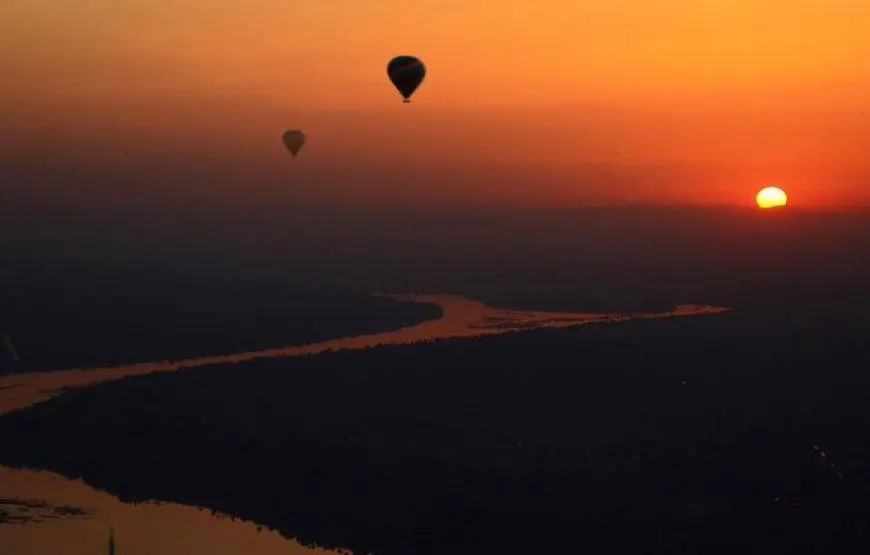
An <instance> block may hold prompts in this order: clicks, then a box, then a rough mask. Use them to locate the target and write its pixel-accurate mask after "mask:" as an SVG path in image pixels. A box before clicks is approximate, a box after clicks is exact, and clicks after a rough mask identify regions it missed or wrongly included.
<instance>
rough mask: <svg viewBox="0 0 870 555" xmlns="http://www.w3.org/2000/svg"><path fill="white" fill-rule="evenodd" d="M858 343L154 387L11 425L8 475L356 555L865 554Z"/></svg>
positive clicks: (503, 346) (206, 371)
mask: <svg viewBox="0 0 870 555" xmlns="http://www.w3.org/2000/svg"><path fill="white" fill-rule="evenodd" d="M798 316H799V317H798ZM868 326H870V298H868V297H857V296H853V297H851V298H830V299H812V298H808V299H806V300H805V301H803V303H802V304H794V303H789V304H779V305H777V304H776V303H770V304H768V305H765V306H758V307H754V308H753V309H752V310H749V309H742V310H741V309H737V310H735V311H733V312H730V313H726V314H721V315H716V316H702V317H695V318H683V319H672V320H654V321H635V322H628V323H624V324H615V325H598V326H587V327H581V328H575V329H564V330H542V331H535V332H527V333H522V334H506V335H502V336H492V337H487V338H481V339H468V340H451V341H437V342H430V343H426V344H419V345H413V346H388V347H379V348H373V349H367V350H364V351H357V352H351V351H336V352H332V353H328V354H324V355H318V356H312V357H302V358H297V359H283V360H282V359H273V360H258V361H255V362H250V363H245V364H239V365H228V366H224V367H206V368H198V369H190V370H185V371H181V372H178V373H172V374H155V375H149V376H141V377H136V378H131V379H126V380H122V381H120V382H115V383H109V384H104V385H100V386H96V387H92V388H88V389H83V390H77V391H73V392H70V393H67V394H65V395H63V396H60V397H58V398H55V399H53V400H51V401H49V402H47V403H44V404H42V405H38V406H35V407H31V408H29V409H27V410H25V411H22V412H20V413H14V414H11V415H7V416H4V417H2V418H0V437H2V438H3V446H4V448H3V450H2V452H0V463H3V464H12V465H16V466H31V467H38V468H46V469H50V470H53V471H56V472H60V473H62V474H64V475H67V476H70V477H82V478H83V479H85V481H87V482H88V483H90V484H92V485H94V486H97V487H100V488H103V489H107V490H109V491H112V492H115V493H117V494H118V495H119V496H120V497H121V498H122V499H124V500H143V499H152V498H156V499H163V500H169V501H175V502H180V503H186V504H190V505H199V506H205V507H209V508H211V509H213V510H216V511H220V512H223V513H227V514H230V515H235V516H237V517H239V518H244V519H247V520H252V521H254V522H257V523H259V524H262V525H265V526H267V527H271V528H275V529H278V530H280V531H281V532H282V533H283V534H285V535H286V536H288V537H296V538H299V539H300V540H301V541H303V542H306V543H317V544H319V545H325V546H335V547H346V548H352V549H354V550H356V551H357V552H360V553H362V552H366V551H370V552H373V553H376V554H379V555H392V554H397V555H400V554H406V553H420V554H424V555H426V554H433V555H434V554H439V555H440V554H443V553H453V554H462V553H468V554H474V555H479V554H480V553H523V554H528V553H542V552H547V551H551V550H552V551H555V550H559V551H560V552H561V551H565V550H577V551H584V552H585V551H589V552H601V551H602V550H604V551H606V552H608V553H622V552H625V553H645V554H659V553H705V554H710V555H718V554H726V553H727V554H729V555H731V554H733V553H737V552H739V553H766V554H767V553H828V554H832V553H835V554H841V553H842V554H850V555H852V554H854V553H859V552H863V551H864V550H865V548H866V547H867V540H868V536H867V532H868V529H867V526H868V519H870V516H868V514H867V513H866V504H867V501H868V499H870V497H868V494H870V481H868V479H870V443H868V442H867V435H866V433H867V432H866V431H867V429H868V426H870V402H868V401H870V398H868V397H870V393H868V391H870V390H868V388H867V385H868V382H870V375H868V374H867V368H868V367H870V343H868V342H867V341H866V340H865V337H866V330H867V329H870V328H868ZM820 452H824V453H825V456H824V457H822V456H821V455H820ZM832 464H833V465H834V466H831V465H832Z"/></svg>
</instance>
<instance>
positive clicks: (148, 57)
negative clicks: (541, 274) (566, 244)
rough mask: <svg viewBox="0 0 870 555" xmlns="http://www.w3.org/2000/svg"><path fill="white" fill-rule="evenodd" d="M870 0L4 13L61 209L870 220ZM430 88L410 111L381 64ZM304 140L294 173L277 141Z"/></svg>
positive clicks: (257, 4) (39, 4)
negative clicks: (97, 202)
mask: <svg viewBox="0 0 870 555" xmlns="http://www.w3.org/2000/svg"><path fill="white" fill-rule="evenodd" d="M868 29H870V10H868V9H867V1H866V0H658V1H656V2H650V1H649V0H586V1H582V2H581V1H577V0H534V1H532V0H440V1H436V0H415V1H413V2H409V1H407V0H403V1H401V2H400V1H399V0H366V1H360V0H309V1H308V2H297V1H288V0H245V1H241V0H172V1H169V0H77V1H76V2H70V1H68V0H5V1H4V2H2V3H0V51H2V52H3V56H2V57H0V75H2V76H3V78H2V81H3V86H2V87H0V121H3V129H2V131H0V147H2V154H0V170H2V173H0V177H2V179H3V181H4V182H6V184H7V188H9V189H15V190H21V191H28V194H30V195H36V196H39V197H40V198H48V196H51V195H54V196H63V197H67V196H71V197H83V196H85V197H86V196H88V195H91V196H99V195H102V196H104V197H106V198H108V197H112V198H114V199H116V200H118V201H121V202H123V201H124V200H125V199H127V200H129V199H133V198H144V197H149V198H161V197H167V198H169V197H172V198H174V197H178V196H187V197H191V198H194V197H196V196H197V195H200V196H201V195H209V196H210V197H212V198H219V199H222V200H221V202H231V201H235V200H238V199H240V198H242V197H246V198H251V197H256V198H263V199H276V198H279V197H281V196H282V195H283V196H287V195H292V196H293V197H294V198H296V199H299V200H302V199H307V200H312V201H329V202H336V201H341V202H372V203H380V202H415V201H426V202H442V201H446V202H463V203H464V202H508V203H522V204H557V205H571V204H589V203H592V204H618V203H623V202H664V203H672V202H698V203H729V204H751V203H752V202H753V199H754V194H755V192H756V191H757V189H759V188H760V187H762V186H763V185H766V184H770V183H775V184H779V185H781V186H782V187H783V188H784V189H786V190H787V191H788V192H789V194H790V196H791V199H792V202H793V205H795V206H805V207H853V206H855V205H870V187H868V185H870V157H868V156H867V155H866V153H867V152H870V33H868V31H867V30H868ZM397 54H414V55H417V56H419V57H420V58H421V59H423V61H424V62H425V63H426V64H427V68H428V71H429V75H428V78H427V80H426V82H424V84H423V85H422V86H421V88H420V89H419V91H418V93H417V94H416V95H415V96H414V98H413V102H412V104H411V105H409V106H406V105H403V104H402V103H401V101H400V97H399V95H398V93H396V92H395V90H393V89H392V87H391V86H390V85H389V83H388V82H387V79H386V76H385V65H386V62H387V61H388V60H389V59H390V58H391V57H392V56H394V55H397ZM287 127H300V128H303V129H304V130H306V131H307V132H308V134H309V136H310V138H309V143H308V144H307V145H306V148H305V150H303V152H302V153H301V154H300V157H299V158H298V159H297V160H291V159H290V158H289V157H288V156H287V155H286V153H285V152H284V151H283V147H282V146H281V143H280V134H281V132H282V131H283V130H284V129H285V128H287Z"/></svg>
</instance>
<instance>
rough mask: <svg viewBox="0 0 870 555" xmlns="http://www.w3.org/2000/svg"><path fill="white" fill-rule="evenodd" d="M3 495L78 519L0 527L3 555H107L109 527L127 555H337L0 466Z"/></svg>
mask: <svg viewBox="0 0 870 555" xmlns="http://www.w3.org/2000/svg"><path fill="white" fill-rule="evenodd" d="M0 495H2V496H3V497H8V498H22V497H26V498H39V499H42V500H44V501H45V502H46V503H48V504H50V505H55V506H62V505H66V504H71V505H75V506H76V507H81V508H82V509H83V510H85V511H87V512H88V513H89V514H90V518H88V519H86V520H83V519H73V520H70V519H47V520H43V521H41V522H39V523H38V524H27V525H12V524H2V525H0V553H4V554H6V553H8V554H10V555H13V554H14V555H45V554H46V553H63V554H64V555H93V554H94V553H105V552H106V538H107V533H108V529H109V526H112V527H113V528H114V531H115V537H116V541H117V544H118V552H119V553H123V554H124V555H154V554H156V553H159V554H161V555H190V554H191V553H208V554H209V555H249V554H250V553H257V554H258V555H313V554H315V553H335V552H334V551H327V550H323V549H314V548H308V547H305V546H302V545H299V544H298V543H296V542H291V541H287V539H285V538H284V537H283V536H282V535H281V534H279V533H278V532H272V531H268V530H264V529H262V528H260V530H259V531H258V526H257V525H256V524H253V523H249V522H242V521H240V520H235V521H233V520H231V519H229V518H217V517H215V516H212V515H211V513H210V512H209V511H205V510H201V509H196V508H193V507H184V506H181V505H175V504H173V503H160V504H157V503H143V504H138V505H131V504H127V503H122V502H120V501H118V500H117V499H116V498H114V497H113V496H111V495H109V494H108V493H104V492H100V491H97V490H94V489H92V488H90V487H89V486H87V485H85V484H84V483H83V482H81V481H73V480H67V479H65V478H63V477H61V476H58V475H56V474H52V473H50V472H37V471H27V470H14V469H10V468H5V467H0Z"/></svg>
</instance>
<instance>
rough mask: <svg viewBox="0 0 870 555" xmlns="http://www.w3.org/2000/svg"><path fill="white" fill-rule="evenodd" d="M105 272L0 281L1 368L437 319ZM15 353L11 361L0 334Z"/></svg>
mask: <svg viewBox="0 0 870 555" xmlns="http://www.w3.org/2000/svg"><path fill="white" fill-rule="evenodd" d="M197 278H198V279H192V278H188V279H178V278H173V277H169V276H167V277H161V278H151V279H145V278H142V277H134V276H131V275H117V274H115V275H113V274H111V273H106V272H104V273H94V274H93V275H86V274H81V273H80V274H67V275H66V276H65V277H64V278H63V279H62V280H57V281H49V280H48V279H47V278H40V277H39V276H34V277H30V278H22V279H21V280H7V281H5V282H4V285H5V288H4V289H3V291H2V292H0V375H2V374H3V372H4V368H5V371H6V372H22V371H47V370H65V369H68V368H80V367H91V366H100V365H115V364H129V363H134V362H150V361H159V360H166V359H170V360H176V359H182V358H188V357H197V356H217V355H226V354H233V353H241V352H247V351H252V350H259V349H269V348H275V347H284V346H290V345H304V344H307V343H315V342H319V341H325V340H328V339H335V338H339V337H345V336H350V335H358V334H363V333H377V332H382V331H391V330H394V329H399V328H401V327H404V326H408V325H411V324H416V323H419V322H422V321H425V320H429V319H433V318H439V317H440V316H441V309H440V308H439V307H437V306H433V305H423V304H415V303H409V302H400V301H396V300H393V299H389V298H384V297H372V296H367V295H346V294H345V295H340V294H312V293H310V292H306V291H304V290H301V291H300V290H290V291H288V290H287V289H286V288H282V287H280V285H279V284H272V285H271V286H268V285H264V284H263V283H262V282H256V281H253V280H248V281H245V280H243V279H239V278H238V277H237V276H236V280H234V281H230V280H227V279H223V280H221V279H214V278H209V279H206V278H204V277H199V276H197ZM6 334H8V335H9V337H10V338H11V340H12V343H13V345H14V349H15V351H16V353H17V355H18V357H19V358H20V360H19V362H18V363H16V364H12V362H13V360H12V358H11V356H10V355H9V353H8V351H7V348H6V346H5V345H4V344H3V343H2V339H3V336H4V335H6Z"/></svg>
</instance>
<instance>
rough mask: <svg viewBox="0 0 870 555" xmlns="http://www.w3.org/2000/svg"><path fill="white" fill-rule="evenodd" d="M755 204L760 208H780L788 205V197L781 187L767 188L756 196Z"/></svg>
mask: <svg viewBox="0 0 870 555" xmlns="http://www.w3.org/2000/svg"><path fill="white" fill-rule="evenodd" d="M755 202H756V204H758V207H759V208H778V207H781V206H785V205H786V203H787V202H788V196H786V194H785V191H783V190H782V189H780V188H779V187H765V188H764V189H762V190H760V191H758V194H757V195H755Z"/></svg>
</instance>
